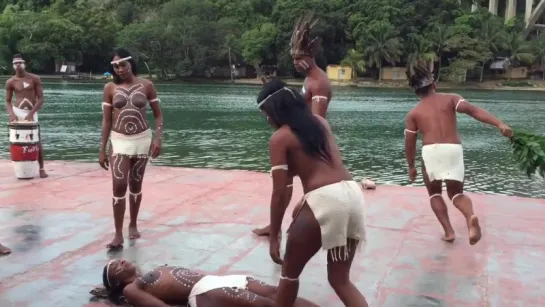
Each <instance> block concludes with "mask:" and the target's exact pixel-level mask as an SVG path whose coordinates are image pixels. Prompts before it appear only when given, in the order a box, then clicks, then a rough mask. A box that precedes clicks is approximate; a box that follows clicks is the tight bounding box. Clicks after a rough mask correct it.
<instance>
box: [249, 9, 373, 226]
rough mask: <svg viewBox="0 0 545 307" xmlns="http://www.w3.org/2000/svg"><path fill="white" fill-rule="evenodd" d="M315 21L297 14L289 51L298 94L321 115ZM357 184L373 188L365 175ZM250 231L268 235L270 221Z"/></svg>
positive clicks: (325, 84)
mask: <svg viewBox="0 0 545 307" xmlns="http://www.w3.org/2000/svg"><path fill="white" fill-rule="evenodd" d="M316 22H317V20H316V19H314V15H313V14H312V13H309V14H307V15H305V16H302V17H301V18H299V20H298V21H297V24H296V25H295V29H294V30H293V33H292V35H291V41H290V54H291V56H292V58H293V65H294V66H295V69H296V70H297V71H298V72H302V73H304V74H305V75H306V78H305V81H304V83H303V88H302V89H301V95H302V96H303V98H304V99H305V102H306V103H307V104H308V105H309V106H310V109H311V110H312V113H314V114H317V115H320V116H321V117H323V118H325V117H326V112H327V108H328V106H329V102H330V101H331V98H332V96H333V93H332V90H331V82H329V78H328V77H327V74H326V73H325V72H324V71H323V70H322V69H321V68H320V67H318V65H316V61H315V60H314V54H315V53H317V52H318V51H319V50H320V48H321V39H320V38H319V37H315V38H314V39H310V32H311V30H312V27H313V26H314V25H315V24H316ZM261 81H262V82H263V83H266V78H264V77H262V78H261ZM360 185H361V187H362V188H363V189H370V190H374V189H375V188H376V185H375V183H374V182H373V181H371V180H368V179H363V180H362V181H361V183H360ZM292 192H293V187H292V186H290V187H289V197H288V199H291V193H292ZM301 204H302V202H299V203H298V204H297V205H296V207H295V210H294V212H295V211H297V209H298V208H299V207H300V206H301ZM253 233H255V234H256V235H258V236H268V235H270V225H267V226H265V227H263V228H257V229H254V230H253Z"/></svg>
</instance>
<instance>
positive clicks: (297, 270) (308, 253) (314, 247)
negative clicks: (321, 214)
mask: <svg viewBox="0 0 545 307" xmlns="http://www.w3.org/2000/svg"><path fill="white" fill-rule="evenodd" d="M314 116H315V117H316V119H318V120H319V122H320V124H321V125H322V126H323V127H324V129H325V131H326V135H327V138H328V147H329V152H330V154H331V161H330V163H329V164H328V163H326V162H324V161H323V160H320V159H318V158H315V157H311V156H309V155H307V154H306V153H305V152H304V151H303V148H302V145H301V143H300V142H299V140H298V138H297V137H296V136H295V134H294V133H293V132H292V131H291V129H290V128H289V127H288V126H282V127H275V125H274V124H272V126H273V127H275V128H277V130H276V132H275V133H274V134H273V135H272V137H271V140H270V143H269V154H270V163H271V165H288V169H289V170H290V171H291V172H292V173H288V172H287V171H283V170H277V171H274V172H273V175H272V177H273V192H272V196H271V223H270V225H271V233H280V229H281V224H282V220H283V217H284V214H285V211H286V207H287V203H288V202H286V197H287V196H288V195H289V192H288V189H287V188H286V185H288V184H289V183H290V182H292V178H293V174H296V175H297V176H299V178H300V179H301V183H302V185H303V191H304V193H305V194H306V193H308V192H310V191H313V190H315V189H318V188H320V187H323V186H326V185H329V184H333V183H337V182H339V181H342V180H346V181H350V180H352V176H351V175H350V173H349V172H348V170H347V169H346V168H345V167H344V164H343V161H342V157H341V153H340V151H339V148H338V147H337V144H336V142H335V138H334V136H333V133H332V131H331V128H330V127H329V125H328V123H327V121H326V120H325V119H324V118H323V117H321V116H319V115H314ZM348 241H350V242H347V244H353V245H354V246H355V244H356V243H357V241H355V240H353V239H348ZM321 247H322V238H321V231H320V225H319V224H318V221H317V220H316V218H315V217H314V214H313V212H312V210H311V209H310V207H309V206H308V204H307V203H306V202H305V203H303V204H302V206H301V207H300V211H299V212H298V214H297V215H296V216H295V218H294V220H293V222H292V225H291V227H290V231H289V233H288V238H287V242H286V252H285V254H284V259H281V257H280V237H279V236H269V252H270V256H271V258H272V260H273V261H274V262H275V263H277V264H280V265H282V276H284V277H287V278H290V279H297V280H296V281H295V280H286V279H281V280H280V283H279V285H278V299H277V301H276V305H275V306H277V307H280V306H285V307H288V306H292V304H293V301H294V300H295V298H296V297H297V293H298V289H299V281H298V278H299V276H300V274H301V273H302V271H303V268H304V267H305V265H306V264H307V262H308V261H309V260H310V259H311V258H312V257H313V256H314V255H315V254H316V253H317V252H318V251H319V250H320V248H321ZM354 255H355V249H352V250H351V251H350V253H349V256H348V258H347V259H346V260H340V261H333V259H331V258H330V253H328V258H327V261H328V264H327V272H328V281H329V284H330V285H331V287H332V288H333V289H334V290H335V293H336V294H337V295H338V296H339V298H340V299H341V300H342V302H343V303H344V304H345V306H357V307H366V306H368V305H367V302H366V301H365V298H364V297H363V295H362V294H361V293H360V292H359V291H358V289H357V288H356V287H355V286H354V285H353V284H352V282H351V281H350V268H351V265H352V261H353V259H354Z"/></svg>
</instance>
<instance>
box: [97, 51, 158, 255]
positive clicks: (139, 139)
mask: <svg viewBox="0 0 545 307" xmlns="http://www.w3.org/2000/svg"><path fill="white" fill-rule="evenodd" d="M111 64H112V65H113V78H114V82H113V83H112V82H109V83H107V84H106V85H105V86H104V95H103V96H104V97H103V98H104V101H103V102H102V110H103V119H102V143H101V144H100V154H99V163H100V166H102V168H104V169H106V170H108V168H111V171H112V183H113V200H112V204H113V211H114V221H115V236H114V239H113V240H112V242H110V243H109V244H108V245H107V247H108V248H117V247H122V246H123V218H124V216H125V204H126V201H125V195H126V193H127V188H128V190H129V203H130V215H131V219H130V224H129V238H130V239H137V238H140V233H139V232H138V227H137V218H138V211H139V210H140V203H141V202H142V183H143V180H144V173H145V170H146V164H147V163H148V158H149V156H150V155H151V158H156V157H158V156H159V154H160V153H161V139H162V135H163V114H162V112H161V107H160V106H159V102H160V100H159V98H157V92H156V91H155V87H154V86H153V83H152V82H151V81H149V80H146V79H141V78H138V77H137V70H136V69H137V67H136V62H135V61H134V59H133V58H132V57H131V55H130V53H129V52H128V51H127V50H125V49H123V48H120V49H117V50H116V51H115V55H114V57H113V60H112V62H111ZM148 101H149V105H150V108H151V110H152V112H153V116H154V118H155V139H154V140H153V142H152V132H151V129H150V125H149V123H148V121H147V120H146V109H147V108H146V107H147V104H148ZM109 138H110V142H111V146H110V157H109V158H108V155H107V154H106V145H107V144H108V139H109Z"/></svg>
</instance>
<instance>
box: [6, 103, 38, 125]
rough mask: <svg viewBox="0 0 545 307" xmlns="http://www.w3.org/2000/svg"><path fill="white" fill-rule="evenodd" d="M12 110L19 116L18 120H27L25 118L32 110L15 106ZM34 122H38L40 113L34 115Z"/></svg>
mask: <svg viewBox="0 0 545 307" xmlns="http://www.w3.org/2000/svg"><path fill="white" fill-rule="evenodd" d="M12 110H13V113H15V116H17V119H18V120H25V117H26V116H27V115H28V114H29V113H30V110H26V109H19V108H17V107H15V106H13V108H12ZM32 120H33V121H35V122H38V112H36V113H34V115H33V116H32Z"/></svg>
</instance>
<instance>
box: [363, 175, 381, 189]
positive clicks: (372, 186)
mask: <svg viewBox="0 0 545 307" xmlns="http://www.w3.org/2000/svg"><path fill="white" fill-rule="evenodd" d="M360 184H361V187H362V188H363V189H364V190H374V189H376V188H377V185H376V184H375V183H374V182H373V181H371V180H369V179H367V178H366V179H363V180H362V181H361V182H360Z"/></svg>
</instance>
